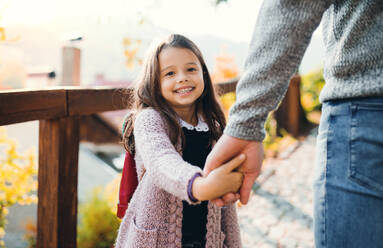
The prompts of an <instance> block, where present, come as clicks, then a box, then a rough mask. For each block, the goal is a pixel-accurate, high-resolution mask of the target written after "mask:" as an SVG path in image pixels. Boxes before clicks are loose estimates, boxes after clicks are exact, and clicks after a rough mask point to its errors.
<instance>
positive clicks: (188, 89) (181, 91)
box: [177, 88, 192, 93]
mask: <svg viewBox="0 0 383 248" xmlns="http://www.w3.org/2000/svg"><path fill="white" fill-rule="evenodd" d="M191 90H192V88H187V89H181V90H177V93H186V92H189V91H191Z"/></svg>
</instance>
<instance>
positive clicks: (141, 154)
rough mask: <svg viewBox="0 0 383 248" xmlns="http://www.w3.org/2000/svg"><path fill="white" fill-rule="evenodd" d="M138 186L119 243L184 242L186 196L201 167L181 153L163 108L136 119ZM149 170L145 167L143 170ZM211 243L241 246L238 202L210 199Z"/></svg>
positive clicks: (127, 247) (141, 246)
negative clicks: (220, 204)
mask: <svg viewBox="0 0 383 248" xmlns="http://www.w3.org/2000/svg"><path fill="white" fill-rule="evenodd" d="M134 137H135V148H136V154H135V160H136V166H137V174H138V178H139V184H138V187H137V189H136V191H135V193H134V195H133V197H132V199H131V201H130V203H129V208H128V209H127V211H126V214H125V216H124V218H123V219H122V222H121V225H120V228H119V231H118V236H117V240H116V244H115V247H116V248H156V247H158V248H173V247H174V248H181V238H182V200H185V201H187V202H189V203H190V204H199V202H198V203H192V202H191V201H190V199H189V197H188V194H187V186H188V183H189V180H190V179H191V178H192V177H193V175H194V174H195V173H197V172H201V169H200V168H198V167H197V166H193V165H191V164H189V163H187V162H185V161H184V160H183V159H182V155H181V154H182V152H181V149H180V146H179V145H178V146H177V147H176V148H175V147H174V146H173V145H172V143H171V142H170V139H169V137H168V135H167V127H166V126H165V124H164V121H163V119H162V117H161V115H160V113H159V112H157V111H155V110H153V109H151V108H148V109H144V110H142V111H141V112H140V113H139V114H138V115H137V117H136V120H135V124H134ZM145 170H146V172H145V173H144V171H145ZM207 219H208V220H207V234H206V247H208V248H237V247H242V246H241V239H240V232H239V225H238V219H237V214H236V209H235V206H234V205H233V204H232V205H228V206H225V207H222V208H220V207H217V206H216V205H214V204H213V203H211V202H209V203H208V216H207Z"/></svg>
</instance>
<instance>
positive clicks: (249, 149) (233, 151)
mask: <svg viewBox="0 0 383 248" xmlns="http://www.w3.org/2000/svg"><path fill="white" fill-rule="evenodd" d="M240 153H243V154H245V155H246V160H245V162H244V163H243V164H242V166H241V167H239V171H241V172H242V173H244V179H243V183H242V186H241V188H240V191H239V193H240V200H241V203H242V204H247V202H248V201H249V197H250V192H251V189H252V187H253V184H254V181H255V179H256V178H257V177H258V176H259V173H260V171H261V166H262V161H263V145H262V143H261V142H258V141H249V140H242V139H238V138H235V137H231V136H228V135H225V134H224V135H222V137H221V138H220V139H219V140H218V142H217V144H215V146H214V148H213V150H212V151H211V152H210V154H209V156H208V157H207V160H206V163H205V168H204V173H205V174H206V175H207V174H209V173H210V172H211V171H212V170H213V169H215V168H217V167H219V166H221V165H222V164H224V163H226V162H227V161H228V160H230V159H232V158H233V157H235V156H236V155H238V154H240ZM237 199H238V194H234V193H229V194H226V195H224V196H223V197H221V198H218V199H215V200H213V202H214V203H215V204H216V205H218V206H223V205H225V204H229V203H232V202H235V201H236V200H237Z"/></svg>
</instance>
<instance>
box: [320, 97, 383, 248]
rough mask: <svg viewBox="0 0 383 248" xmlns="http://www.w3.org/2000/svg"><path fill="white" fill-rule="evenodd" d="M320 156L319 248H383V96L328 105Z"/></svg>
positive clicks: (322, 125) (324, 117) (322, 128)
mask: <svg viewBox="0 0 383 248" xmlns="http://www.w3.org/2000/svg"><path fill="white" fill-rule="evenodd" d="M316 153H317V154H316V167H315V173H314V185H313V186H314V187H313V189H314V231H315V244H316V247H317V248H319V247H329V248H340V247H341V248H343V247H346V248H348V247H368V248H374V247H383V97H380V98H363V99H351V100H342V101H330V102H326V103H324V104H323V107H322V116H321V121H320V126H319V131H318V138H317V151H316Z"/></svg>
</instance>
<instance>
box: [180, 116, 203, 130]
mask: <svg viewBox="0 0 383 248" xmlns="http://www.w3.org/2000/svg"><path fill="white" fill-rule="evenodd" d="M178 122H179V124H180V125H181V127H185V128H187V129H188V130H196V131H198V132H208V131H209V126H208V125H207V124H206V122H205V121H204V120H203V118H202V116H198V124H197V126H193V125H192V124H189V123H187V122H186V121H184V120H182V119H181V118H180V117H178Z"/></svg>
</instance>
